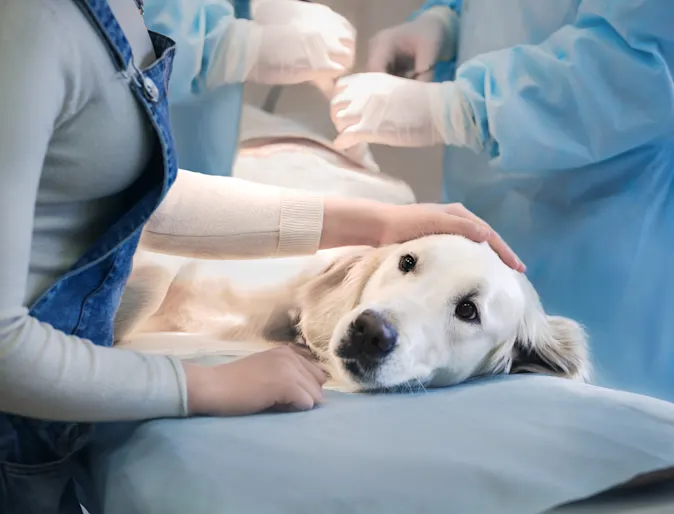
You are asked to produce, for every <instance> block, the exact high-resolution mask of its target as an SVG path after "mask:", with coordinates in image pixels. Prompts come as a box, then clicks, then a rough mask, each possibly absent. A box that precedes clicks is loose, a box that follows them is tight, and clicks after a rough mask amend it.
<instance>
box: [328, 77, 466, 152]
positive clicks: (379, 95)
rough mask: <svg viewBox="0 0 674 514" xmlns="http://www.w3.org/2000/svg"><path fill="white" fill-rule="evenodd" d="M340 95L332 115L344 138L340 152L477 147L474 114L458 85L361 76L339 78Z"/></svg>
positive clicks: (339, 141)
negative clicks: (367, 146) (376, 147)
mask: <svg viewBox="0 0 674 514" xmlns="http://www.w3.org/2000/svg"><path fill="white" fill-rule="evenodd" d="M336 91H337V92H336V94H335V96H334V97H333V99H332V102H331V103H330V116H331V118H332V122H333V123H334V124H335V128H336V129H337V133H338V134H339V135H338V136H337V139H336V140H335V146H336V147H337V148H350V147H352V146H355V145H357V144H361V143H378V144H383V145H389V146H404V147H423V146H432V145H435V144H439V143H444V144H446V145H455V146H466V145H469V146H471V147H473V148H475V146H476V145H477V144H478V143H477V140H478V137H477V136H478V131H477V128H476V127H475V125H474V121H473V116H472V111H471V110H470V107H469V106H468V104H467V102H466V101H465V99H464V97H463V95H461V94H460V93H459V91H458V88H457V87H456V85H455V84H454V83H453V82H443V83H426V82H418V81H415V80H409V79H403V78H400V77H394V76H393V75H388V74H385V73H360V74H355V75H351V76H348V77H344V78H342V79H340V80H339V81H338V82H337V86H336Z"/></svg>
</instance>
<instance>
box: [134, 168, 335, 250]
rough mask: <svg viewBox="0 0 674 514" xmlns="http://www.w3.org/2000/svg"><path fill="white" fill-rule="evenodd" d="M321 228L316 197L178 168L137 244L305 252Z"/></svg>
mask: <svg viewBox="0 0 674 514" xmlns="http://www.w3.org/2000/svg"><path fill="white" fill-rule="evenodd" d="M322 227H323V199H322V198H321V197H320V196H316V195H313V194H310V193H307V192H302V191H294V190H292V189H284V188H279V187H273V186H267V185H262V184H257V183H254V182H248V181H246V180H241V179H236V178H232V177H219V176H212V175H203V174H201V173H194V172H191V171H186V170H179V172H178V178H177V179H176V182H175V184H174V185H173V187H172V188H171V191H170V192H169V193H168V195H167V197H166V198H165V199H164V201H163V202H162V204H161V205H160V206H159V209H157V211H156V212H155V213H154V214H153V216H152V218H150V221H149V222H148V224H147V225H146V227H145V230H144V231H143V236H142V238H141V244H142V245H143V246H144V247H146V248H147V249H149V250H152V251H155V252H160V253H168V254H174V255H181V256H185V257H200V258H206V259H225V258H230V259H231V258H239V259H243V258H260V257H280V256H290V255H306V254H311V253H314V252H316V250H318V247H319V244H320V239H321V232H322Z"/></svg>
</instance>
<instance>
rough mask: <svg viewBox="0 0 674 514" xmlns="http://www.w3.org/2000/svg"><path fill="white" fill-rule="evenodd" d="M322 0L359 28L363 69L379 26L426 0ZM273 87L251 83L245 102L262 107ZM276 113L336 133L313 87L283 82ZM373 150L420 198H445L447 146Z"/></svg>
mask: <svg viewBox="0 0 674 514" xmlns="http://www.w3.org/2000/svg"><path fill="white" fill-rule="evenodd" d="M320 3H323V4H325V5H328V6H329V7H331V8H332V9H334V10H335V11H337V12H338V13H340V14H341V15H342V16H344V17H346V18H347V19H348V20H349V21H350V22H351V23H352V24H353V25H354V26H355V27H356V30H357V31H358V48H357V53H356V55H357V61H356V69H355V71H356V72H358V71H363V70H364V69H365V64H366V59H367V44H368V41H369V39H370V38H371V37H372V36H373V35H374V34H375V33H376V32H377V31H378V30H381V29H384V28H387V27H391V26H393V25H396V24H398V23H400V22H402V21H405V19H406V18H407V17H408V16H409V15H410V13H411V12H412V11H414V10H415V9H417V8H419V7H420V6H421V4H422V3H423V0H322V1H321V2H320ZM269 89H270V87H269V86H261V85H258V84H246V90H245V99H246V102H247V103H250V104H252V105H255V106H258V107H261V106H262V104H263V103H264V101H265V98H266V97H267V94H268V93H269ZM274 112H275V113H276V114H279V115H282V116H285V117H288V118H291V119H293V120H297V121H299V122H301V123H302V124H303V125H305V126H307V127H308V128H311V129H314V130H316V131H318V132H319V133H320V134H324V135H326V136H328V137H330V138H332V137H334V135H335V131H334V128H333V127H332V123H331V122H330V115H329V112H328V111H327V109H326V106H325V98H324V97H323V96H322V95H321V93H320V92H319V91H317V90H316V89H315V88H314V87H313V86H310V85H305V84H301V85H297V86H286V87H284V88H283V93H282V94H281V96H280V98H279V100H278V103H277V104H276V107H275V109H274ZM371 150H372V153H373V154H374V157H375V159H376V161H377V163H378V164H379V167H380V168H381V171H382V172H383V173H387V174H389V175H392V176H394V177H398V178H400V179H402V180H404V181H406V182H407V183H408V184H409V185H410V186H411V187H412V189H413V190H414V192H415V194H416V197H417V201H419V202H435V201H439V200H440V195H441V191H440V186H441V181H442V176H441V173H442V152H443V148H442V147H436V148H423V149H405V148H389V147H382V146H376V145H372V146H371ZM419 170H423V172H420V171H419Z"/></svg>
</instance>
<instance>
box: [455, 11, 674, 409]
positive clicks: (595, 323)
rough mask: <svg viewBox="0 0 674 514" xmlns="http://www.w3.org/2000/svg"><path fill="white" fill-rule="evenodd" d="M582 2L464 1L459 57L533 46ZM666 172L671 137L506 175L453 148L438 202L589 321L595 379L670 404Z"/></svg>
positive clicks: (567, 309)
mask: <svg viewBox="0 0 674 514" xmlns="http://www.w3.org/2000/svg"><path fill="white" fill-rule="evenodd" d="M578 4H579V2H578V1H577V0H563V1H559V2H552V1H547V2H542V1H538V0H536V1H533V0H529V1H527V0H506V1H503V2H500V4H499V6H498V7H497V8H495V7H494V5H493V3H492V2H490V1H488V0H465V1H464V2H463V11H462V18H461V36H460V40H459V64H461V62H464V61H465V60H467V59H470V58H471V57H474V56H475V55H478V54H480V53H484V52H488V51H491V50H496V49H500V48H506V47H509V46H513V45H517V44H537V43H540V42H541V41H543V40H544V39H546V38H547V37H548V36H549V35H550V34H551V33H553V32H554V31H556V30H557V29H558V28H560V27H562V26H564V25H566V24H569V23H572V22H573V20H574V18H575V15H576V12H577V9H578ZM672 171H674V145H672V143H671V142H657V143H656V142H653V143H652V144H649V145H645V146H642V147H639V148H635V149H633V150H631V151H630V152H628V153H627V154H624V155H620V156H617V157H615V158H613V159H611V160H608V161H604V162H600V163H596V164H592V165H589V166H586V167H584V168H581V169H569V170H559V171H553V172H549V171H548V172H546V171H534V172H516V171H511V170H509V171H507V172H503V171H500V170H498V169H497V168H495V167H491V166H490V165H489V160H488V157H487V156H486V155H476V154H474V153H472V152H471V151H469V150H465V149H457V148H448V149H447V153H446V162H445V183H444V196H445V198H444V200H446V201H451V202H462V203H464V204H465V205H466V207H468V208H469V209H470V210H472V211H474V212H475V213H476V214H478V215H480V216H482V217H483V218H485V219H486V220H487V221H488V222H489V223H490V224H491V225H492V226H493V227H494V228H495V230H497V231H498V232H499V233H500V234H501V235H503V237H505V238H506V240H507V241H508V242H509V243H511V245H512V246H513V247H514V249H515V250H516V251H517V252H518V253H519V255H520V256H521V257H522V259H523V260H524V262H525V263H526V264H527V266H528V275H529V277H530V278H531V280H532V282H533V283H534V285H535V286H536V288H537V290H538V291H539V293H540V294H541V297H542V300H543V303H544V304H545V306H546V308H547V310H548V311H549V312H551V313H555V314H563V315H566V316H570V317H573V318H575V319H578V320H579V321H581V322H583V323H584V324H585V325H586V327H587V329H588V332H589V335H590V338H591V341H592V351H593V354H594V361H595V364H596V368H597V369H596V381H597V382H598V383H600V384H605V385H611V386H617V387H622V388H627V389H631V390H635V391H637V392H644V393H648V394H653V395H656V396H660V397H664V398H667V399H669V400H672V399H674V371H673V369H674V366H673V365H672V363H674V318H672V317H671V314H670V311H671V310H672V308H674V292H673V290H674V287H673V286H674V271H672V269H671V265H670V263H669V261H670V259H671V258H670V257H669V256H670V255H671V253H672V252H673V251H674V187H672V181H673V180H674V178H673V176H672V175H673V174H672ZM670 320H672V321H670Z"/></svg>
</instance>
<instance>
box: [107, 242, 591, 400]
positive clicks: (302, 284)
mask: <svg viewBox="0 0 674 514" xmlns="http://www.w3.org/2000/svg"><path fill="white" fill-rule="evenodd" d="M116 322H117V324H116V334H117V337H118V338H120V339H124V338H127V337H129V336H131V335H133V334H138V333H142V332H167V331H173V332H199V333H207V334H210V335H216V336H217V337H219V338H222V339H227V340H239V341H241V340H246V341H252V340H267V341H274V342H279V343H293V344H294V343H298V344H302V345H306V346H307V347H308V348H309V349H310V351H311V353H312V354H313V355H314V356H316V358H317V359H318V360H320V361H321V362H322V363H323V364H324V366H325V367H326V369H327V370H328V372H329V373H330V374H331V375H332V376H333V378H335V379H337V380H338V381H340V382H342V383H344V384H346V385H347V386H350V387H351V388H353V389H355V390H377V389H389V388H394V387H398V386H403V385H415V384H417V385H421V386H444V385H451V384H456V383H460V382H463V381H465V380H467V379H469V378H471V377H475V376H481V375H491V374H497V373H519V372H542V373H548V374H553V375H558V376H563V377H568V378H574V379H580V380H585V379H587V378H588V376H589V360H588V355H587V343H586V339H585V335H584V333H583V330H582V328H581V327H580V326H579V325H578V324H577V323H576V322H574V321H572V320H570V319H567V318H561V317H556V316H547V315H546V314H545V313H544V311H543V309H542V306H541V304H540V302H539V299H538V296H537V294H536V292H535V291H534V289H533V287H532V286H531V285H530V284H529V282H528V281H527V279H526V278H525V277H524V276H523V275H521V274H519V273H517V272H515V271H513V270H511V269H509V268H508V267H507V266H505V264H503V263H502V262H501V261H500V259H499V258H498V256H497V255H496V254H495V253H494V252H493V251H492V250H491V249H490V248H489V247H488V246H487V245H485V244H476V243H473V242H470V241H468V240H466V239H464V238H461V237H458V236H429V237H424V238H421V239H418V240H415V241H410V242H408V243H405V244H401V245H393V246H389V247H385V248H379V249H374V248H366V247H357V248H347V249H343V250H341V251H339V252H335V253H333V254H332V255H331V256H330V257H329V258H328V259H327V262H324V263H320V262H318V263H316V265H315V266H313V267H309V268H308V269H307V270H306V271H305V272H303V273H301V274H299V275H298V276H296V277H295V278H293V279H292V280H290V281H288V282H285V283H283V284H280V285H277V286H272V287H267V288H262V289H260V290H258V291H249V292H244V291H236V290H235V289H234V288H233V287H232V286H231V284H230V282H229V280H227V279H218V278H214V277H212V276H206V275H202V274H200V272H199V265H198V263H196V262H194V261H183V262H182V263H181V264H180V265H179V266H177V267H175V268H174V269H168V268H167V267H166V266H161V265H157V263H156V260H153V259H152V258H150V257H149V256H148V255H144V254H143V253H142V251H141V253H140V254H139V256H138V258H137V262H136V263H135V264H134V271H133V274H132V276H131V279H130V281H129V284H128V286H127V290H126V292H125V295H124V298H123V300H122V306H121V307H120V311H119V314H118V317H117V320H116Z"/></svg>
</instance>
